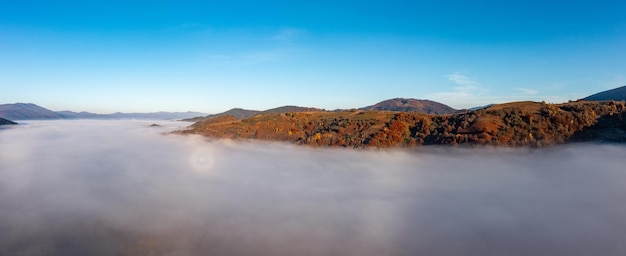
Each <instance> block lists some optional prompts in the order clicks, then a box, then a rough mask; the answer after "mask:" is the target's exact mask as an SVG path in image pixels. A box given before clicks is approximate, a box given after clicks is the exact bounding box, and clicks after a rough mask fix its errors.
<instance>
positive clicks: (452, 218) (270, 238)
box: [0, 120, 626, 255]
mask: <svg viewBox="0 0 626 256" xmlns="http://www.w3.org/2000/svg"><path fill="white" fill-rule="evenodd" d="M153 123H156V124H158V125H159V126H156V127H154V126H151V124H153ZM188 124H189V123H185V122H171V121H138V120H135V121H133V120H47V121H28V122H26V123H25V124H22V125H18V126H10V127H8V128H6V129H3V130H1V131H0V152H1V155H0V157H1V161H0V190H1V196H0V227H2V235H1V236H0V254H3V255H42V254H46V255H149V254H153V255H207V254H215V255H420V254H421V255H424V254H426V255H461V254H462V255H503V254H506V255H529V254H548V255H589V254H596V253H600V254H602V255H620V254H621V253H622V252H624V251H626V247H624V244H623V243H621V240H622V238H623V237H624V236H626V226H624V222H623V221H622V219H623V216H625V215H626V207H625V205H626V201H625V198H624V197H623V195H624V194H626V188H625V187H624V186H623V184H624V182H626V174H625V173H624V172H623V166H624V160H623V155H624V154H626V147H625V146H624V145H623V144H589V143H584V144H576V145H571V146H557V147H552V148H547V149H530V148H517V149H513V148H493V147H481V148H458V147H457V148H453V147H439V146H435V147H422V148H413V149H403V150H401V149H386V150H353V149H317V148H310V147H301V146H296V145H289V144H284V143H269V142H242V141H237V140H212V141H208V140H207V139H206V138H205V137H203V136H197V135H190V136H180V135H175V134H169V132H170V131H174V130H179V129H183V128H184V127H185V126H186V125H188Z"/></svg>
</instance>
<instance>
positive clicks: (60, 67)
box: [0, 0, 626, 113]
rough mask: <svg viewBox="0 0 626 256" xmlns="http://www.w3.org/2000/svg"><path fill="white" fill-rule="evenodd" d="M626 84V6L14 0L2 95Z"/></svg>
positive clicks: (237, 96) (465, 96) (145, 107)
mask: <svg viewBox="0 0 626 256" xmlns="http://www.w3.org/2000/svg"><path fill="white" fill-rule="evenodd" d="M623 85H626V3H625V2H624V1H390V0H387V1H367V0H361V1H336V0H335V1H298V0H294V1H232V0H230V1H161V0H151V1H128V0H125V1H118V0H108V1H28V0H24V1H4V2H3V3H2V4H0V103H14V102H31V103H35V104H38V105H41V106H43V107H46V108H49V109H52V110H73V111H90V112H96V113H110V112H117V111H122V112H152V111H161V110H162V111H187V110H192V111H202V112H208V113H216V112H221V111H224V110H228V109H230V108H233V107H243V108H248V109H259V110H262V109H267V108H272V107H277V106H281V105H300V106H312V107H320V108H326V109H336V108H352V107H362V106H366V105H371V104H374V103H376V102H378V101H381V100H385V99H389V98H394V97H404V98H417V99H431V100H436V101H439V102H442V103H445V104H448V105H450V106H452V107H455V108H464V107H473V106H479V105H485V104H489V103H499V102H506V101H517V100H536V101H541V100H545V101H548V102H562V101H567V100H570V99H577V98H580V97H584V96H587V95H589V94H592V93H595V92H598V91H602V90H606V89H611V88H615V87H619V86H623Z"/></svg>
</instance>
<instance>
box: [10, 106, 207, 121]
mask: <svg viewBox="0 0 626 256" xmlns="http://www.w3.org/2000/svg"><path fill="white" fill-rule="evenodd" d="M201 115H206V114H205V113H200V112H154V113H120V112H118V113H113V114H94V113H89V112H73V111H52V110H49V109H46V108H43V107H41V106H38V105H35V104H32V103H15V104H1V105H0V117H3V118H6V119H11V120H35V119H176V120H178V119H183V118H189V117H194V116H201Z"/></svg>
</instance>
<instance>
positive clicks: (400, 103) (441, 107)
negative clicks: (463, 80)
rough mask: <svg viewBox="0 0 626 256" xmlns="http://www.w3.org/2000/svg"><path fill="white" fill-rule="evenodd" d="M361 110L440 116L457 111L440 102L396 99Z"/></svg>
mask: <svg viewBox="0 0 626 256" xmlns="http://www.w3.org/2000/svg"><path fill="white" fill-rule="evenodd" d="M360 110H386V111H401V112H416V113H424V114H438V115H440V114H452V113H454V112H455V111H456V110H455V109H453V108H451V107H449V106H447V105H445V104H441V103H439V102H435V101H431V100H416V99H405V98H395V99H389V100H385V101H381V102H379V103H376V104H374V105H372V106H367V107H362V108H360Z"/></svg>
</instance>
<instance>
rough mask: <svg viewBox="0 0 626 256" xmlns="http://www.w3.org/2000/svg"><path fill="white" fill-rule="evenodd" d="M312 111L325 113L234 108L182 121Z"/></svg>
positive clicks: (298, 109)
mask: <svg viewBox="0 0 626 256" xmlns="http://www.w3.org/2000/svg"><path fill="white" fill-rule="evenodd" d="M310 111H323V110H322V109H319V108H308V107H298V106H282V107H277V108H272V109H268V110H263V111H258V110H247V109H242V108H233V109H230V110H228V111H226V112H222V113H218V114H213V115H208V116H198V117H194V118H188V119H183V120H181V121H187V122H198V121H204V120H209V119H213V118H216V117H221V116H233V117H235V118H236V119H239V120H241V119H246V118H250V117H253V116H255V115H260V114H273V113H288V112H310Z"/></svg>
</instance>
